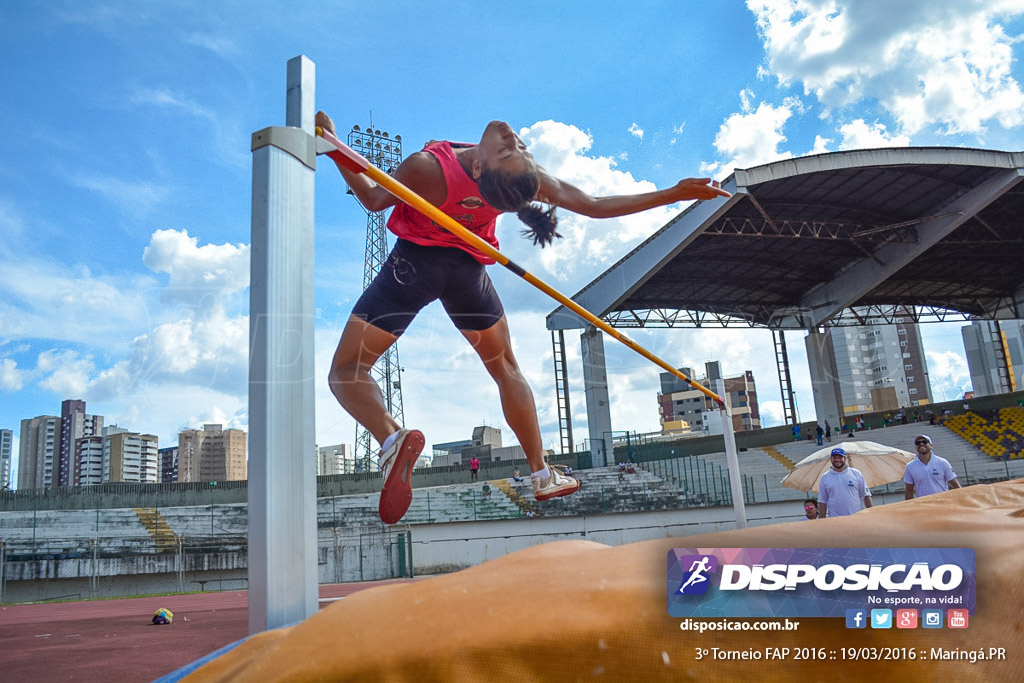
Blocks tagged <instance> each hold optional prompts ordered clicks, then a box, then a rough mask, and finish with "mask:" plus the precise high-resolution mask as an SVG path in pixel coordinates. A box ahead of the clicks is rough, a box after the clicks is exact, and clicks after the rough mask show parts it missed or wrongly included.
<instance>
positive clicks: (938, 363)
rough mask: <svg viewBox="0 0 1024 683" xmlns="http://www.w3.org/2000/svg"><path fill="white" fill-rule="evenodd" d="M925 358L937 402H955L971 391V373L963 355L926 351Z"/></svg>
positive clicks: (950, 352)
mask: <svg viewBox="0 0 1024 683" xmlns="http://www.w3.org/2000/svg"><path fill="white" fill-rule="evenodd" d="M925 357H926V358H927V359H928V381H929V383H930V384H931V388H932V394H933V395H934V397H935V400H936V401H954V400H956V399H959V398H963V395H964V393H965V392H967V391H970V390H971V373H970V370H968V368H967V361H966V360H964V357H963V356H962V355H960V354H958V353H956V352H953V351H925Z"/></svg>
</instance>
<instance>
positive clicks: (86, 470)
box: [75, 427, 107, 486]
mask: <svg viewBox="0 0 1024 683" xmlns="http://www.w3.org/2000/svg"><path fill="white" fill-rule="evenodd" d="M106 431H107V428H106V427H104V428H103V430H102V433H101V434H97V435H91V436H82V437H79V438H77V439H75V463H76V469H75V486H95V485H96V484H102V483H103V482H104V480H103V469H104V468H103V454H104V449H103V440H104V435H105V433H106Z"/></svg>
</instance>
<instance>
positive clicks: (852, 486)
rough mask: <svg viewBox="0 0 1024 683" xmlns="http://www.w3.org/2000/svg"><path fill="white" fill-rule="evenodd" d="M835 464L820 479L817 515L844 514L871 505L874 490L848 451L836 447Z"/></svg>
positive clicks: (830, 459) (833, 458)
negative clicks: (848, 457)
mask: <svg viewBox="0 0 1024 683" xmlns="http://www.w3.org/2000/svg"><path fill="white" fill-rule="evenodd" d="M829 462H831V463H832V468H831V469H830V470H829V471H828V472H826V473H825V474H823V475H821V480H820V481H819V482H818V517H845V516H847V515H852V514H853V513H855V512H859V511H861V510H863V509H864V508H869V507H871V490H870V489H868V487H867V485H865V483H864V475H863V474H861V473H860V470H858V469H854V468H853V467H850V466H849V465H848V464H847V462H846V451H845V450H844V449H843V448H841V447H837V448H833V449H832V453H831V454H830V455H829Z"/></svg>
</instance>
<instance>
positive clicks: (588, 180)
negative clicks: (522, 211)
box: [499, 120, 678, 293]
mask: <svg viewBox="0 0 1024 683" xmlns="http://www.w3.org/2000/svg"><path fill="white" fill-rule="evenodd" d="M519 134H520V136H521V137H522V138H523V140H524V142H526V144H527V145H528V146H529V148H530V152H531V153H532V154H533V156H534V158H535V159H536V160H537V162H538V163H539V164H540V165H541V166H543V167H544V168H545V169H546V170H547V171H548V172H549V173H550V174H551V175H553V176H555V177H556V178H559V179H561V180H564V181H565V182H568V183H571V184H572V185H574V186H576V187H579V188H580V189H581V190H583V191H584V192H588V193H590V194H592V195H595V196H607V195H622V194H635V193H639V192H650V191H653V190H655V189H657V188H656V187H655V185H654V184H653V183H651V182H648V181H644V180H637V179H636V178H634V177H633V176H632V174H630V173H629V172H627V171H621V170H619V169H618V168H616V160H615V159H613V158H611V157H605V156H592V155H590V154H589V151H590V148H591V145H592V143H593V140H592V139H591V137H590V135H588V134H587V133H585V132H584V131H582V130H580V129H579V128H577V127H576V126H573V125H570V124H566V123H560V122H556V121H550V120H549V121H539V122H537V123H535V124H533V125H532V126H530V127H529V128H523V129H522V130H520V131H519ZM676 213H678V209H676V210H670V209H667V208H665V207H659V208H656V209H652V210H650V211H644V212H643V213H639V214H633V215H631V216H622V217H619V218H608V219H602V220H594V219H591V218H586V217H584V216H580V215H577V214H574V213H570V212H568V211H559V212H558V221H559V223H558V232H559V233H561V235H562V236H563V239H560V240H556V241H555V243H554V244H553V245H552V246H550V247H547V248H545V249H543V250H541V249H538V248H536V247H533V246H532V245H531V244H530V243H529V242H527V241H526V240H522V239H520V238H518V237H514V235H516V234H517V233H518V232H519V230H520V229H521V226H520V224H519V222H518V220H517V219H516V218H515V216H503V217H502V218H500V219H499V221H501V225H500V226H499V233H500V234H502V235H506V236H508V237H506V238H505V241H504V242H503V245H502V249H503V250H504V251H505V252H506V253H507V254H508V255H509V257H510V258H512V259H513V260H515V261H516V262H517V263H519V264H521V265H523V266H524V267H525V268H526V269H527V270H529V271H530V272H534V273H538V274H541V273H543V274H545V275H544V277H546V278H547V277H550V278H554V279H556V280H558V281H559V282H560V286H568V287H569V288H571V287H572V286H574V285H576V284H578V285H579V286H582V284H583V283H584V280H583V279H582V278H581V277H580V276H581V275H583V276H585V275H588V274H589V275H594V274H596V273H595V272H594V271H595V270H596V269H597V268H602V269H603V268H604V267H606V266H607V265H608V263H609V261H610V260H614V259H617V258H618V256H619V255H621V254H623V253H625V252H626V251H628V249H629V248H631V247H632V246H634V245H635V244H636V243H637V242H638V241H640V240H641V239H643V238H645V237H648V236H649V235H651V234H652V233H653V232H654V231H655V230H657V229H658V228H660V227H661V226H663V225H664V224H665V223H667V222H668V220H669V219H670V218H671V217H672V216H674V215H675V214H676ZM569 293H572V292H569Z"/></svg>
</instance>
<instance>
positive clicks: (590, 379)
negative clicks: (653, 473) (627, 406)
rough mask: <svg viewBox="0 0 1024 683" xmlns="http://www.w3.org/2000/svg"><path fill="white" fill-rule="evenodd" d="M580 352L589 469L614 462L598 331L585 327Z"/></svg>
mask: <svg viewBox="0 0 1024 683" xmlns="http://www.w3.org/2000/svg"><path fill="white" fill-rule="evenodd" d="M580 344H581V346H582V348H583V393H584V395H585V396H586V399H587V429H588V432H589V435H590V464H591V467H604V466H607V465H611V464H613V463H614V462H615V447H614V444H613V442H612V408H611V403H610V398H609V396H608V368H607V365H606V364H605V360H604V337H602V336H601V330H599V329H597V328H596V327H594V326H593V325H588V326H587V328H586V329H585V330H584V331H583V334H581V335H580Z"/></svg>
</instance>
